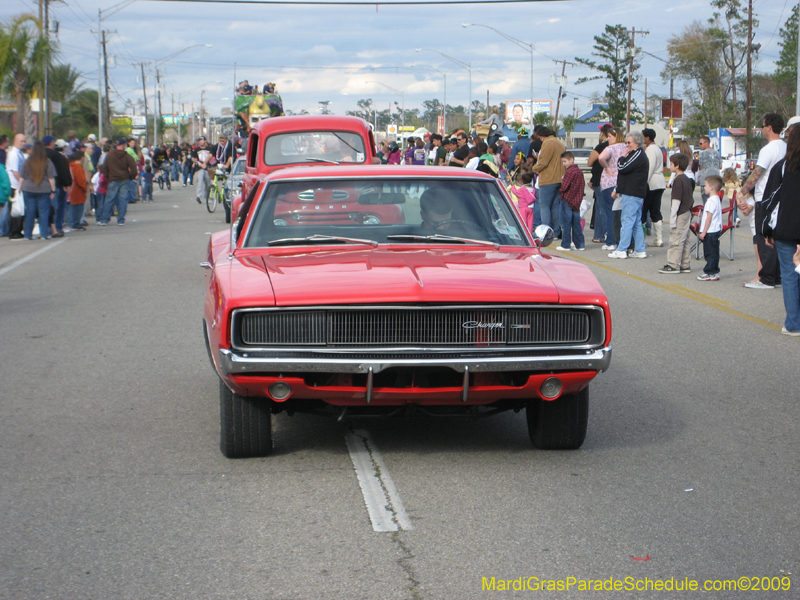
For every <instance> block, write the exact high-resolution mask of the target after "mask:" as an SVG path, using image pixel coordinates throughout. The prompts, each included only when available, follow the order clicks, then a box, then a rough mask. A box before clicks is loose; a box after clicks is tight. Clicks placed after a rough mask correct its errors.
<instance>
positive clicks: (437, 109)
mask: <svg viewBox="0 0 800 600" xmlns="http://www.w3.org/2000/svg"><path fill="white" fill-rule="evenodd" d="M422 107H423V108H424V109H425V112H423V113H422V119H423V121H425V128H426V129H427V130H428V131H435V130H436V123H437V119H438V117H439V115H441V114H442V103H441V102H439V100H437V99H435V98H434V99H433V100H424V101H423V102H422ZM445 133H449V132H445Z"/></svg>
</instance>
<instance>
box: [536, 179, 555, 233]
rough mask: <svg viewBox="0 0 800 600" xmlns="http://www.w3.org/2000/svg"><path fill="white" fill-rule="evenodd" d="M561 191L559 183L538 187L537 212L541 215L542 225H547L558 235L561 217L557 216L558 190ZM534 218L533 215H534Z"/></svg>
mask: <svg viewBox="0 0 800 600" xmlns="http://www.w3.org/2000/svg"><path fill="white" fill-rule="evenodd" d="M559 189H561V184H560V183H550V184H548V185H540V186H539V200H538V201H537V202H536V204H539V205H540V206H539V210H540V211H541V215H542V223H543V224H544V225H549V226H550V227H552V228H553V231H554V232H555V234H556V235H558V230H559V229H561V215H560V214H559V212H560V211H559V206H558V204H559V200H558V190H559ZM534 218H535V213H534Z"/></svg>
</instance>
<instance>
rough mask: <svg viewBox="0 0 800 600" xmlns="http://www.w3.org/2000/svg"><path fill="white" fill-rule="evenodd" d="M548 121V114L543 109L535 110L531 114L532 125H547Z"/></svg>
mask: <svg viewBox="0 0 800 600" xmlns="http://www.w3.org/2000/svg"><path fill="white" fill-rule="evenodd" d="M549 122H550V114H549V113H546V112H544V111H542V112H537V113H536V114H534V115H533V124H534V125H547V124H548V123H549Z"/></svg>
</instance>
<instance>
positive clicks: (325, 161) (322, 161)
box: [306, 158, 339, 165]
mask: <svg viewBox="0 0 800 600" xmlns="http://www.w3.org/2000/svg"><path fill="white" fill-rule="evenodd" d="M306 162H313V163H327V164H329V165H338V164H339V163H338V162H336V161H335V160H326V159H324V158H307V159H306Z"/></svg>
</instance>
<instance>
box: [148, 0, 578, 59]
mask: <svg viewBox="0 0 800 600" xmlns="http://www.w3.org/2000/svg"><path fill="white" fill-rule="evenodd" d="M150 1H151V2H180V3H184V4H187V3H191V4H267V5H272V4H284V5H294V6H369V7H372V6H374V7H376V8H377V7H378V6H381V5H382V6H404V5H408V6H414V5H420V4H425V5H447V4H484V5H486V4H531V3H537V2H571V1H573V0H385V1H378V2H363V1H359V0H330V1H325V0H150ZM543 56H546V55H543ZM548 58H549V57H548Z"/></svg>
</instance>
